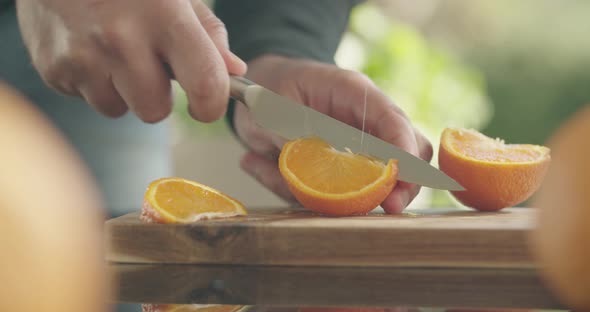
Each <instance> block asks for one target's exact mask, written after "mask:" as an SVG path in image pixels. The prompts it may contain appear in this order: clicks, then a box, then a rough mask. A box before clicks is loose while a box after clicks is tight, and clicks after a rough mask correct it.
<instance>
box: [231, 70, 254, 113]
mask: <svg viewBox="0 0 590 312" xmlns="http://www.w3.org/2000/svg"><path fill="white" fill-rule="evenodd" d="M253 85H255V83H254V82H252V81H250V80H248V79H246V78H244V77H238V76H230V77H229V95H230V96H231V97H232V98H233V99H235V100H238V101H240V102H242V103H244V104H246V106H248V103H246V90H247V89H248V87H249V86H253Z"/></svg>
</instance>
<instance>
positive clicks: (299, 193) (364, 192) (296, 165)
mask: <svg viewBox="0 0 590 312" xmlns="http://www.w3.org/2000/svg"><path fill="white" fill-rule="evenodd" d="M279 169H280V172H281V175H282V176H283V178H284V179H285V181H286V182H287V185H288V187H289V189H290V190H291V193H293V195H294V196H295V198H296V199H297V200H298V201H299V202H300V203H301V204H302V205H303V207H305V208H307V209H310V210H313V211H315V212H319V213H321V214H325V215H329V216H348V215H363V214H367V213H368V212H370V211H371V210H373V209H375V208H376V207H377V206H379V204H381V203H382V202H383V200H384V199H385V198H386V197H387V195H388V194H389V193H391V190H392V189H393V187H394V186H395V184H396V180H397V173H398V169H397V161H396V160H389V161H388V162H387V164H384V163H383V162H381V161H379V160H377V159H374V158H371V157H368V156H364V155H360V154H353V153H351V152H348V151H344V152H343V151H338V150H336V149H334V148H333V147H331V146H330V145H329V144H328V143H326V142H325V141H323V140H321V139H319V138H316V137H311V138H302V139H298V140H294V141H290V142H288V143H286V144H285V145H284V146H283V148H282V150H281V154H280V156H279Z"/></svg>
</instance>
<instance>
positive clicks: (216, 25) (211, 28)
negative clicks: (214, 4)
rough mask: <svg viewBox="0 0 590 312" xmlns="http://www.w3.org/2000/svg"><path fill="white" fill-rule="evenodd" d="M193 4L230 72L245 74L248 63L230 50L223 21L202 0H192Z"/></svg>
mask: <svg viewBox="0 0 590 312" xmlns="http://www.w3.org/2000/svg"><path fill="white" fill-rule="evenodd" d="M191 4H192V6H193V10H194V11H195V13H196V14H197V17H198V18H199V21H200V22H201V25H203V28H204V29H205V31H206V32H207V34H209V37H210V38H211V40H212V41H213V43H214V44H215V46H216V47H217V50H218V51H219V53H220V54H221V57H222V58H223V60H224V62H225V65H226V66H227V70H228V72H229V73H231V74H234V75H239V76H241V75H244V74H245V73H246V70H247V66H246V63H244V61H242V60H241V59H240V58H239V57H237V56H236V55H235V54H233V53H232V52H231V51H230V50H229V44H228V41H227V30H226V28H225V25H224V24H223V22H222V21H221V20H220V19H219V18H217V16H215V14H213V12H212V11H211V10H210V9H209V7H207V5H205V4H204V3H203V2H202V1H201V0H192V1H191Z"/></svg>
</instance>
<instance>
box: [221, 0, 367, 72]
mask: <svg viewBox="0 0 590 312" xmlns="http://www.w3.org/2000/svg"><path fill="white" fill-rule="evenodd" d="M359 2H361V1H360V0H315V1H308V0H248V1H240V0H217V1H216V3H215V12H216V14H217V16H218V17H219V18H220V19H221V20H222V21H223V22H224V23H225V25H226V27H227V30H228V32H229V41H230V47H231V49H232V51H233V52H234V53H236V54H237V55H238V56H240V57H241V58H242V59H244V60H245V61H250V60H252V59H254V58H256V57H258V56H260V55H263V54H278V55H284V56H290V57H296V58H308V59H314V60H318V61H322V62H327V63H333V62H334V54H335V52H336V49H337V48H338V45H339V43H340V40H341V37H342V34H343V33H344V31H345V30H346V27H347V25H348V18H349V15H350V11H351V10H352V8H353V7H354V6H355V5H356V4H358V3H359Z"/></svg>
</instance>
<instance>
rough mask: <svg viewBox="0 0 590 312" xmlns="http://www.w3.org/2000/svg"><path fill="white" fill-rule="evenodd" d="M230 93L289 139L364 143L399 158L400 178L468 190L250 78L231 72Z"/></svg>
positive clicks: (357, 146) (375, 152)
mask: <svg viewBox="0 0 590 312" xmlns="http://www.w3.org/2000/svg"><path fill="white" fill-rule="evenodd" d="M230 96H231V97H232V98H233V99H234V100H237V101H240V102H242V103H244V104H245V105H246V106H247V107H248V110H249V112H250V114H251V115H252V116H253V118H254V120H255V121H256V123H258V125H260V126H261V127H263V128H266V129H269V130H271V131H273V132H275V133H276V134H278V135H279V136H281V137H283V138H285V139H287V140H294V139H297V138H301V137H305V136H310V135H315V136H318V137H320V138H322V139H323V140H325V141H327V142H328V143H330V145H332V146H333V147H335V148H337V149H339V150H344V149H349V150H351V151H352V152H362V151H361V148H362V147H361V145H363V146H366V150H367V151H366V152H363V153H364V154H369V155H371V156H373V157H377V158H379V159H381V160H388V159H397V161H398V167H399V173H398V179H399V180H402V181H405V182H408V183H414V184H419V185H423V186H426V187H430V188H434V189H442V190H451V191H462V190H464V188H463V187H462V186H461V185H460V184H459V183H457V182H456V181H455V180H453V179H452V178H450V177H449V176H447V175H446V174H445V173H443V172H442V171H440V170H438V169H436V168H435V167H433V166H431V165H430V164H429V163H428V162H427V161H425V160H423V159H421V158H418V157H416V156H414V155H412V154H410V153H408V152H406V151H404V150H402V149H401V148H399V147H397V146H395V145H393V144H390V143H387V142H385V141H383V140H381V139H379V138H377V137H375V136H372V135H370V134H368V133H364V132H362V131H361V130H359V129H357V128H355V127H352V126H350V125H348V124H346V123H344V122H341V121H339V120H337V119H334V118H332V117H330V116H328V115H325V114H322V113H320V112H318V111H316V110H314V109H312V108H310V107H308V106H306V105H303V104H299V103H297V102H295V101H293V100H291V99H288V98H286V97H283V96H280V95H278V94H276V93H274V92H272V91H270V90H268V89H266V88H264V87H262V86H259V85H257V84H256V83H254V82H252V81H250V80H248V79H245V78H243V77H237V76H231V78H230ZM361 141H362V144H361Z"/></svg>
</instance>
